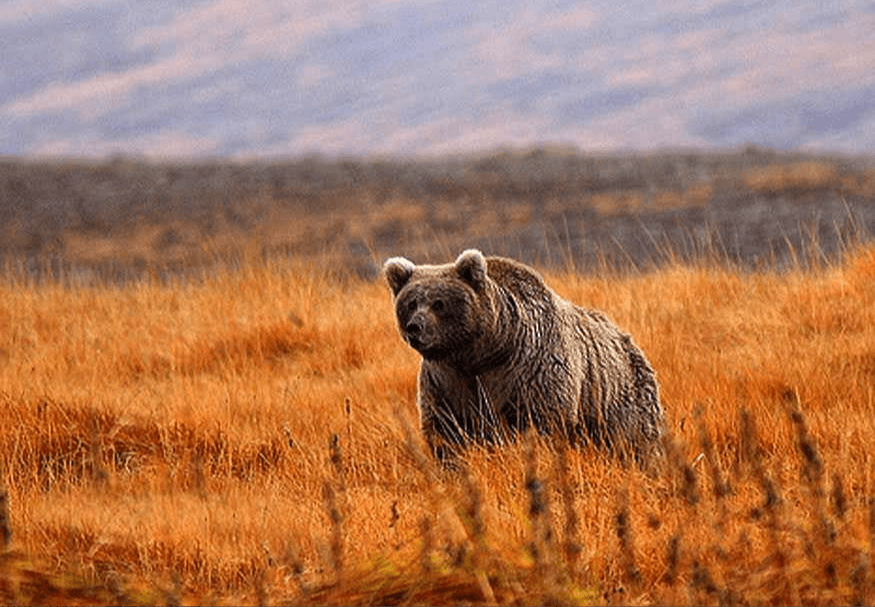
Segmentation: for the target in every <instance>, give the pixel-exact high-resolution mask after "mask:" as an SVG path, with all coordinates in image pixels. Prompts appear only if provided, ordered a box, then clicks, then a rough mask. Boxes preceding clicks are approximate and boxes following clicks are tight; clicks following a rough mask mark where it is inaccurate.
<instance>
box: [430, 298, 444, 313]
mask: <svg viewBox="0 0 875 607" xmlns="http://www.w3.org/2000/svg"><path fill="white" fill-rule="evenodd" d="M431 309H432V310H434V311H435V312H437V313H438V314H440V313H441V312H443V311H444V300H443V299H435V300H434V301H433V302H432V304H431Z"/></svg>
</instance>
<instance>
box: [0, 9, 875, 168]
mask: <svg viewBox="0 0 875 607" xmlns="http://www.w3.org/2000/svg"><path fill="white" fill-rule="evenodd" d="M873 32H875V1H862V0H851V1H846V2H836V1H823V0H819V1H809V0H800V1H793V2H791V1H789V0H786V1H782V0H776V1H770V2H768V1H767V2H759V1H746V0H740V1H728V2H727V1H722V0H719V1H718V0H699V1H685V0H665V1H661V2H650V1H648V2H639V1H635V0H632V1H627V2H624V3H617V2H613V1H611V2H608V1H606V0H594V1H591V2H566V1H563V0H551V1H532V0H500V1H498V0H483V1H480V2H460V1H458V0H452V1H450V0H433V1H432V0H404V1H400V0H398V1H396V0H373V1H362V0H333V1H332V2H325V1H324V0H294V1H288V0H287V1H280V0H194V1H182V2H180V1H177V0H173V1H170V0H136V1H135V0H127V1H117V0H0V50H2V57H3V61H2V68H0V155H16V156H28V157H46V156H48V157H56V156H61V157H106V156H112V155H120V154H121V155H132V156H144V157H156V158H201V157H217V156H218V157H231V158H241V159H247V158H274V157H290V156H300V155H305V154H323V155H330V156H338V155H341V156H345V155H352V156H374V155H377V156H429V155H444V154H457V153H462V154H470V153H478V152H481V151H489V150H494V149H496V148H500V147H505V148H506V147H520V148H527V147H534V146H544V145H561V146H574V147H576V148H579V149H580V150H583V151H595V152H613V151H649V150H655V149H665V148H675V149H676V148H703V149H712V148H727V147H738V146H743V145H747V144H756V145H761V146H766V147H772V148H777V149H798V150H812V151H828V152H840V153H847V154H866V155H870V154H872V152H873V151H875V33H873Z"/></svg>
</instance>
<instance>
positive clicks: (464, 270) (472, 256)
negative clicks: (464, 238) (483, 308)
mask: <svg viewBox="0 0 875 607" xmlns="http://www.w3.org/2000/svg"><path fill="white" fill-rule="evenodd" d="M456 272H457V273H458V274H459V278H461V279H462V280H464V281H465V282H467V283H468V284H469V285H471V286H472V287H474V290H475V291H479V290H481V289H482V288H483V287H484V286H485V285H486V258H485V257H483V253H481V252H480V251H478V250H477V249H468V250H467V251H463V252H462V254H461V255H459V258H458V259H457V260H456Z"/></svg>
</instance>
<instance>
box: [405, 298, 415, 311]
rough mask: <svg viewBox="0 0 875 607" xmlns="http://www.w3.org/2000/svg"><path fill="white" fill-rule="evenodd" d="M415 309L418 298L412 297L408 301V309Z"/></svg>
mask: <svg viewBox="0 0 875 607" xmlns="http://www.w3.org/2000/svg"><path fill="white" fill-rule="evenodd" d="M415 310H416V300H415V299H411V300H410V301H408V302H407V311H408V312H414V311H415Z"/></svg>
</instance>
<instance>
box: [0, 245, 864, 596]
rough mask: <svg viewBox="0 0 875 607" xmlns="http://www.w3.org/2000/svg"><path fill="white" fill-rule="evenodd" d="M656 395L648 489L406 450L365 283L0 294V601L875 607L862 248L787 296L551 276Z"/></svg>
mask: <svg viewBox="0 0 875 607" xmlns="http://www.w3.org/2000/svg"><path fill="white" fill-rule="evenodd" d="M548 278H549V282H550V283H551V284H552V285H554V286H555V288H556V289H557V291H559V293H560V294H561V295H562V296H563V297H566V298H568V299H570V300H572V301H575V302H579V303H581V304H583V305H587V306H592V307H596V308H599V309H602V310H605V311H607V312H608V314H609V315H610V316H611V317H612V318H613V319H614V320H615V321H616V322H617V323H618V324H619V325H621V326H623V327H624V328H626V329H628V330H629V331H630V332H631V333H632V334H633V335H634V336H635V339H636V341H637V342H638V343H639V344H640V345H641V346H642V348H643V349H644V350H645V351H646V352H647V354H648V357H649V358H650V360H651V362H652V363H653V365H654V367H655V368H656V370H657V372H658V376H659V379H660V382H661V387H662V394H663V397H664V400H665V403H666V409H667V412H668V415H669V429H670V431H671V433H672V436H673V442H672V446H671V448H670V449H669V452H670V456H669V460H668V463H667V464H666V466H665V469H664V470H661V471H656V472H652V473H648V472H643V471H640V470H638V469H636V468H624V467H623V466H622V465H621V464H620V463H618V462H616V461H614V460H612V459H610V458H606V457H605V456H604V455H603V454H601V453H599V452H597V451H592V450H588V449H582V450H579V451H578V450H572V451H569V450H566V449H565V448H564V447H563V446H562V445H561V444H550V443H542V442H540V441H537V440H534V439H533V438H531V437H524V438H523V439H522V440H521V441H520V442H519V443H517V444H515V445H512V446H510V447H508V448H504V449H497V450H492V451H490V450H477V449H474V450H472V451H471V452H470V454H469V456H468V457H467V459H466V461H467V465H466V466H464V467H463V468H462V469H461V470H459V471H456V472H446V471H441V470H439V469H437V468H436V467H435V466H434V465H433V463H432V462H431V460H430V459H429V458H428V457H426V456H425V455H424V454H423V450H422V446H421V442H420V439H419V436H418V431H417V430H416V412H415V409H414V401H415V390H416V387H415V384H416V369H417V363H418V361H417V356H416V354H415V353H414V352H413V351H411V350H410V349H409V348H407V347H406V346H405V345H404V344H403V343H402V342H401V340H400V339H399V338H398V335H397V332H396V329H395V327H394V326H393V315H392V311H391V298H390V295H389V293H388V289H387V288H386V287H385V286H384V285H383V284H382V282H379V281H367V280H363V279H359V278H354V277H351V276H338V275H335V274H331V273H328V272H326V270H325V266H324V265H316V264H309V263H303V262H298V261H295V260H289V259H287V260H272V261H271V260H269V261H267V262H265V261H262V260H261V258H260V256H258V258H257V259H243V260H242V261H241V262H239V263H237V264H236V265H235V266H233V267H231V266H223V267H219V268H217V269H216V270H215V271H214V272H213V273H211V274H209V275H206V276H204V277H202V278H199V279H192V278H191V277H189V278H178V279H169V280H163V281H158V280H154V279H149V278H144V279H142V280H134V281H130V282H127V283H125V284H123V285H98V284H94V285H83V284H79V285H75V284H69V283H68V282H65V281H64V280H59V281H54V280H43V281H35V280H33V279H31V278H30V277H28V276H21V275H19V276H15V275H14V274H8V275H7V276H6V277H5V278H4V279H3V281H2V283H0V410H2V411H3V413H4V415H5V417H6V423H4V424H2V425H0V493H2V494H3V496H4V499H2V500H0V531H2V533H0V540H4V538H5V537H6V531H3V530H7V531H9V532H11V536H10V537H9V538H8V540H5V541H4V546H3V552H2V554H0V601H2V602H7V603H31V604H38V603H68V604H75V603H88V604H94V603H107V604H112V603H158V604H178V603H201V604H203V603H218V604H238V603H249V604H255V603H294V604H429V603H431V604H466V603H467V604H490V603H497V604H538V603H549V604H560V603H568V604H593V603H596V604H601V603H623V604H712V603H713V604H716V603H721V604H722V603H739V604H764V603H768V604H779V603H788V604H789V603H792V604H817V605H826V604H851V603H856V604H871V603H873V602H875V569H873V563H875V554H873V551H875V488H873V473H875V460H873V456H872V450H871V445H872V444H873V442H875V346H873V344H875V248H873V247H871V246H859V247H857V248H855V249H853V250H851V251H849V252H848V253H847V254H846V255H845V258H844V260H843V262H842V263H841V264H838V263H837V264H823V265H820V266H818V267H812V268H807V269H798V268H797V269H793V270H788V271H785V272H783V273H773V272H768V271H764V272H748V273H745V272H741V271H738V270H736V269H731V268H727V267H723V266H717V265H711V264H704V263H703V264H692V265H690V264H680V263H669V264H668V265H666V266H664V267H663V268H662V269H660V270H658V271H652V272H648V273H633V274H631V275H619V274H612V273H607V272H606V273H603V274H601V275H600V276H598V277H587V276H584V275H582V274H574V273H553V274H550V275H549V276H548Z"/></svg>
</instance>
